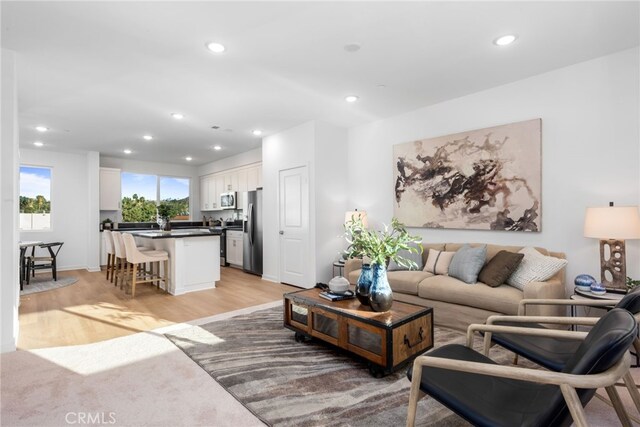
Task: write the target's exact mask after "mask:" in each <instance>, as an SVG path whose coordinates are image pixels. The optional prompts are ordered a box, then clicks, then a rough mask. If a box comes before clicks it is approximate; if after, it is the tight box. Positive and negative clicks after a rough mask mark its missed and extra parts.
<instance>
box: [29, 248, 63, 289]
mask: <svg viewBox="0 0 640 427" xmlns="http://www.w3.org/2000/svg"><path fill="white" fill-rule="evenodd" d="M62 245H64V242H52V243H43V244H41V245H38V247H39V248H42V249H47V251H48V252H49V255H48V256H46V255H45V256H35V255H31V256H30V257H28V259H27V284H29V281H30V276H33V277H35V274H36V270H51V275H52V276H53V280H54V281H57V280H58V269H57V261H56V259H57V257H58V253H59V252H60V249H62Z"/></svg>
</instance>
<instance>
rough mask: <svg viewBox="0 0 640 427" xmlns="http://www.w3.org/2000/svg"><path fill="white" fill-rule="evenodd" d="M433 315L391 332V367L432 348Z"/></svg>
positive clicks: (430, 314)
mask: <svg viewBox="0 0 640 427" xmlns="http://www.w3.org/2000/svg"><path fill="white" fill-rule="evenodd" d="M432 328H433V314H432V313H429V314H428V315H426V316H423V317H419V318H417V319H414V320H412V321H411V322H408V323H405V324H404V325H401V326H398V327H397V328H396V329H394V330H393V365H394V366H396V365H399V364H400V363H402V362H404V361H405V360H407V359H409V358H410V357H412V356H415V355H416V354H419V353H422V352H423V351H425V350H427V349H429V348H431V347H432V346H433V334H432V330H433V329H432Z"/></svg>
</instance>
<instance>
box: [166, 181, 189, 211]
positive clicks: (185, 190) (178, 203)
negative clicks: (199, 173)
mask: <svg viewBox="0 0 640 427" xmlns="http://www.w3.org/2000/svg"><path fill="white" fill-rule="evenodd" d="M160 202H161V203H169V204H172V205H174V206H175V212H177V213H176V216H174V217H173V219H177V220H179V219H186V220H188V219H189V179H188V178H172V177H168V176H162V177H160Z"/></svg>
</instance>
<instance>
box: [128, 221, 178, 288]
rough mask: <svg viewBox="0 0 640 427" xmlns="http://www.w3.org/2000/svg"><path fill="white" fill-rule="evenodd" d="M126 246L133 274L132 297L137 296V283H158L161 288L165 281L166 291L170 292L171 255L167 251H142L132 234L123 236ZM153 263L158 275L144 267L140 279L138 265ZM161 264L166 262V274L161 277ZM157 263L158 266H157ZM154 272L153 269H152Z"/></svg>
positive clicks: (157, 285)
mask: <svg viewBox="0 0 640 427" xmlns="http://www.w3.org/2000/svg"><path fill="white" fill-rule="evenodd" d="M122 240H124V246H125V249H126V253H127V261H128V262H129V263H130V264H131V265H132V269H133V271H132V273H131V297H132V298H133V297H135V296H136V284H137V283H153V282H155V283H156V287H157V288H158V289H159V288H160V281H161V280H163V281H164V286H165V290H166V291H169V253H168V252H167V251H140V250H139V249H138V248H137V247H136V241H135V240H134V238H133V236H132V235H131V234H128V233H125V234H123V235H122ZM147 262H148V263H151V265H152V266H153V265H154V264H155V265H157V274H154V273H153V272H149V271H147V270H146V269H145V268H144V267H143V269H142V275H141V276H140V277H138V265H139V264H145V263H147ZM160 262H164V274H163V275H162V276H161V275H160ZM156 263H157V264H156ZM152 270H153V267H152ZM127 276H128V274H127Z"/></svg>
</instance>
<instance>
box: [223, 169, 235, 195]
mask: <svg viewBox="0 0 640 427" xmlns="http://www.w3.org/2000/svg"><path fill="white" fill-rule="evenodd" d="M224 183H225V188H226V191H238V172H237V171H231V172H228V173H226V174H225V175H224Z"/></svg>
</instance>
